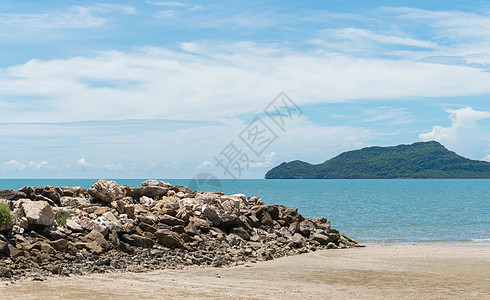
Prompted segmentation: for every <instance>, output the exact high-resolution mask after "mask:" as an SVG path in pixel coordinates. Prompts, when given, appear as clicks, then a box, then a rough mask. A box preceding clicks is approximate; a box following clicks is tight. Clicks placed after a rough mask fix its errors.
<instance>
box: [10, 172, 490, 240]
mask: <svg viewBox="0 0 490 300" xmlns="http://www.w3.org/2000/svg"><path fill="white" fill-rule="evenodd" d="M97 180H98V179H0V189H12V190H17V189H19V188H21V187H23V186H35V187H40V186H45V185H52V186H55V187H56V186H82V187H84V188H89V187H90V186H91V185H92V184H94V183H95V182H97ZM112 180H115V181H116V182H118V183H119V184H125V185H132V186H138V185H140V184H141V182H143V181H145V179H112ZM159 180H163V181H167V182H169V183H171V184H172V185H183V186H190V187H191V188H193V189H199V190H202V191H222V192H223V193H225V194H245V195H246V196H258V197H260V198H262V199H263V201H264V202H265V203H266V204H269V205H272V204H279V205H285V206H288V207H293V208H298V211H299V213H301V214H302V215H303V216H304V217H307V218H317V217H320V216H324V217H326V218H327V219H328V220H329V221H330V222H331V223H332V227H333V228H336V229H338V230H339V231H340V232H341V233H344V234H347V235H349V236H350V237H351V238H353V239H355V240H357V241H359V242H361V243H366V244H400V243H464V244H469V245H475V246H478V245H488V242H490V226H489V225H490V212H489V210H488V207H490V179H396V180H395V179H391V180H390V179H308V180H301V179H277V180H274V179H272V180H271V179H268V180H266V179H238V180H231V179H215V180H213V181H211V182H208V183H207V184H201V185H199V186H196V183H195V182H193V181H192V180H191V179H159Z"/></svg>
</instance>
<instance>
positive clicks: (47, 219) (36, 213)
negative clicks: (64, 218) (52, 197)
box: [21, 200, 55, 226]
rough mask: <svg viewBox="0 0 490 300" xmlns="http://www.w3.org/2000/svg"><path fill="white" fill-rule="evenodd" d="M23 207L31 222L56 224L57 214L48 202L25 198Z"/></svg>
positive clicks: (46, 224)
mask: <svg viewBox="0 0 490 300" xmlns="http://www.w3.org/2000/svg"><path fill="white" fill-rule="evenodd" d="M21 207H22V210H23V211H24V214H25V217H26V218H27V221H28V222H29V224H35V225H44V226H50V225H53V224H54V220H55V215H54V212H53V209H52V208H51V205H49V204H48V202H46V201H30V200H23V201H22V203H21Z"/></svg>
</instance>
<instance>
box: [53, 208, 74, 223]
mask: <svg viewBox="0 0 490 300" xmlns="http://www.w3.org/2000/svg"><path fill="white" fill-rule="evenodd" d="M76 215H77V213H76V212H74V211H66V210H63V209H60V210H58V211H57V212H56V223H58V225H59V226H65V224H66V221H68V219H69V218H71V217H74V216H76Z"/></svg>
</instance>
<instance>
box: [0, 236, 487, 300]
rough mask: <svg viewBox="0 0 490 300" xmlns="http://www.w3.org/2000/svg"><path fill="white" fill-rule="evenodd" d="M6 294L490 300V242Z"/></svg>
mask: <svg viewBox="0 0 490 300" xmlns="http://www.w3.org/2000/svg"><path fill="white" fill-rule="evenodd" d="M0 294H1V297H0V298H1V299H162V298H164V299H179V298H186V299H187V298H191V299H195V298H218V299H289V298H291V299H297V298H305V299H325V298H341V299H342V298H362V299H366V298H408V299H422V298H423V299H430V298H436V299H447V298H455V299H490V247H488V246H485V247H468V246H440V245H438V246H434V245H395V246H375V245H373V246H368V247H366V248H357V249H345V250H326V251H321V252H315V253H309V254H303V255H298V256H292V257H286V258H281V259H277V260H274V261H268V262H260V263H255V264H252V263H248V264H246V265H244V266H238V267H230V268H206V269H187V270H165V271H157V272H152V273H139V274H134V273H132V274H102V275H91V276H81V277H68V278H50V279H48V280H46V281H43V282H34V281H24V282H17V283H15V284H10V283H9V284H8V285H7V284H5V283H0Z"/></svg>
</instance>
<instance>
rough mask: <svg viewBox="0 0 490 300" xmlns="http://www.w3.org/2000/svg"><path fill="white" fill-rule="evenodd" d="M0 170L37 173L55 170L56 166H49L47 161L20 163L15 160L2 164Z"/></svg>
mask: <svg viewBox="0 0 490 300" xmlns="http://www.w3.org/2000/svg"><path fill="white" fill-rule="evenodd" d="M0 169H6V170H9V171H37V170H41V169H56V166H55V165H52V164H49V163H48V162H47V161H40V162H35V161H30V162H28V163H22V162H18V161H16V160H10V161H8V162H5V163H3V164H2V165H1V166H0Z"/></svg>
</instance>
